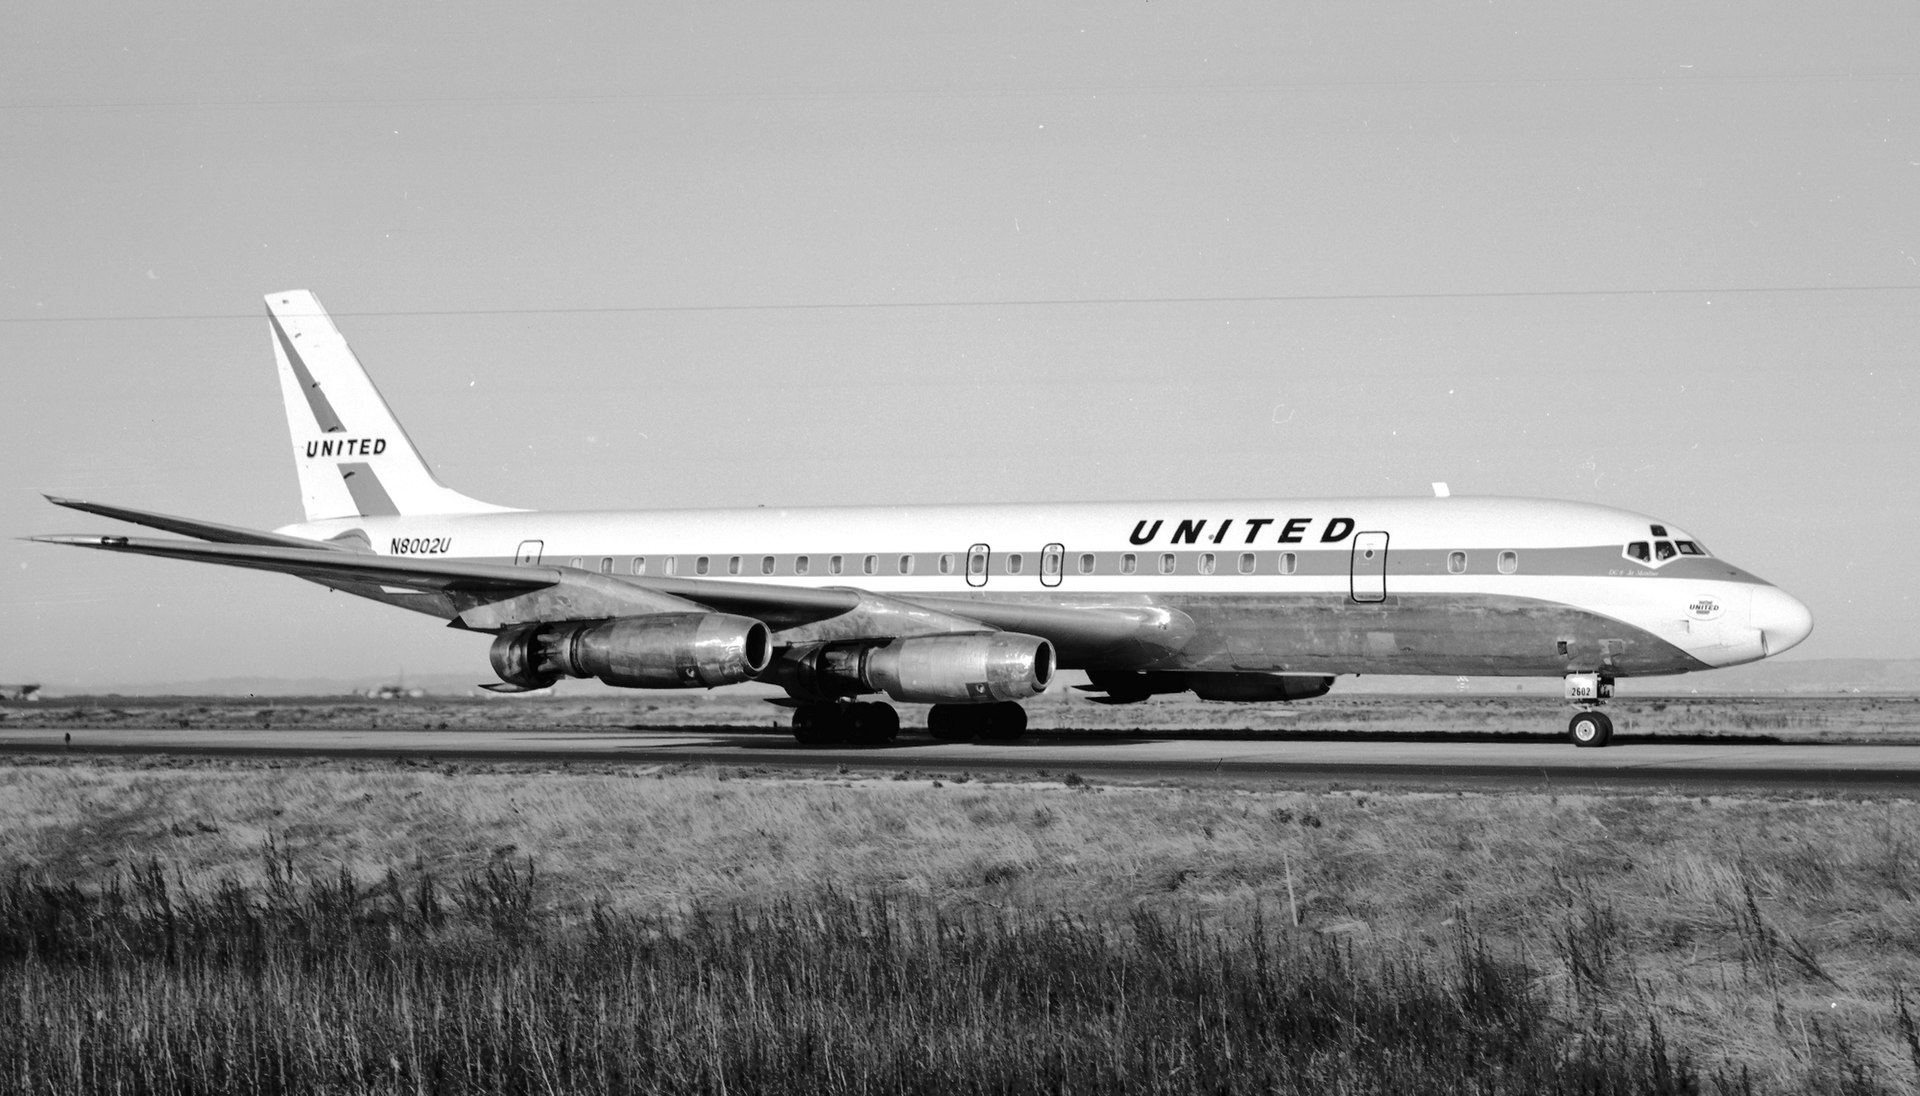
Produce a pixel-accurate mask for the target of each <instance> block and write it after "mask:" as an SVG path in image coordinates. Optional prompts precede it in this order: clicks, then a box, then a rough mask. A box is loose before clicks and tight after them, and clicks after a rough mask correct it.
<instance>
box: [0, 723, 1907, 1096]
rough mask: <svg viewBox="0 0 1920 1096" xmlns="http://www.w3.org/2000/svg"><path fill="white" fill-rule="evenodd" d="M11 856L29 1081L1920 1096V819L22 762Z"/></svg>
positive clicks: (10, 943)
mask: <svg viewBox="0 0 1920 1096" xmlns="http://www.w3.org/2000/svg"><path fill="white" fill-rule="evenodd" d="M1369 703H1371V701H1369ZM1380 703H1381V704H1383V705H1392V704H1398V705H1400V706H1401V708H1402V709H1403V710H1402V713H1401V715H1400V716H1399V717H1395V716H1393V715H1392V713H1391V712H1390V710H1389V709H1388V708H1385V707H1382V708H1378V709H1372V708H1366V707H1355V708H1353V709H1351V710H1349V711H1348V712H1347V721H1348V722H1352V723H1355V724H1358V723H1359V722H1360V720H1359V719H1358V718H1356V717H1355V713H1357V712H1364V711H1376V712H1377V713H1378V714H1379V719H1378V720H1377V722H1387V721H1389V720H1391V719H1392V718H1413V719H1423V718H1426V715H1425V714H1424V713H1422V712H1417V711H1416V712H1413V713H1411V714H1409V713H1408V712H1407V711H1405V709H1406V706H1407V705H1408V703H1409V701H1407V700H1406V699H1402V698H1380ZM1413 703H1415V704H1419V703H1421V702H1420V701H1418V700H1415V701H1413ZM1480 703H1482V704H1484V703H1486V702H1480ZM196 708H204V709H206V711H207V712H212V713H220V712H225V711H229V710H230V709H229V708H228V707H225V706H222V705H217V704H199V703H194V704H190V705H186V706H182V708H181V710H183V711H185V712H187V713H188V717H189V718H195V719H199V718H205V714H204V713H202V712H199V711H196V710H195V709H196ZM256 710H259V709H257V708H252V707H250V708H247V709H246V711H248V712H249V713H251V712H253V711H256ZM271 710H272V711H273V712H274V713H281V712H284V711H286V710H288V709H287V708H286V707H283V706H278V705H276V706H275V707H274V708H273V709H271ZM301 710H303V711H316V710H318V711H328V710H331V709H328V708H313V707H303V708H301ZM380 710H381V711H382V712H385V713H390V714H389V715H387V716H386V717H385V718H398V717H399V714H400V711H401V710H400V709H396V708H393V707H390V706H380ZM449 710H450V709H445V708H440V709H435V712H436V713H439V712H446V711H449ZM463 710H469V711H473V712H478V713H492V712H497V711H519V712H524V711H526V710H528V709H527V708H526V707H501V706H495V705H473V706H470V707H469V708H467V709H463ZM1102 710H1104V709H1102ZM1486 710H1487V709H1485V708H1484V707H1482V708H1480V709H1477V710H1475V711H1470V712H1467V713H1464V714H1463V713H1459V712H1455V713H1452V714H1451V715H1449V716H1448V718H1449V719H1456V720H1459V721H1461V722H1465V721H1466V720H1468V719H1475V720H1477V719H1481V718H1483V717H1485V718H1491V717H1486V715H1485V713H1486ZM1669 710H1672V709H1669ZM1859 710H1860V711H1861V712H1863V713H1864V714H1863V715H1861V716H1860V718H1859V720H1858V722H1859V723H1862V724H1866V723H1870V722H1871V721H1873V720H1882V724H1881V725H1883V726H1886V727H1889V728H1891V727H1892V725H1893V723H1894V721H1895V719H1894V717H1890V716H1881V715H1877V714H1875V713H1876V712H1877V711H1879V710H1880V709H1877V708H1872V707H1861V708H1859ZM423 711H425V709H419V710H415V712H414V716H415V718H418V717H419V715H420V714H421V712H423ZM1829 711H1831V709H1829ZM1907 711H1909V712H1910V711H1911V706H1910V705H1909V707H1908V708H1907ZM456 714H457V713H456ZM555 714H556V715H557V716H558V717H559V718H561V719H562V720H567V721H572V720H582V721H584V720H585V719H587V718H588V717H597V716H609V717H611V718H616V719H618V718H625V719H626V720H627V722H628V723H631V722H634V721H636V719H635V715H634V713H633V712H632V710H631V709H628V710H627V711H626V713H625V715H624V716H620V715H619V714H618V713H616V712H612V711H608V710H603V709H597V708H594V707H592V706H588V708H587V709H586V710H584V711H573V710H559V711H557V712H556V713H555ZM1520 714H1521V715H1523V716H1530V714H1531V713H1529V712H1523V713H1520ZM43 715H46V716H52V717H53V718H61V716H59V715H58V709H55V708H43ZM1686 715H1687V712H1686V710H1682V711H1681V712H1677V713H1676V714H1675V718H1676V719H1679V718H1682V717H1683V716H1686ZM487 717H488V718H491V716H487ZM438 721H439V720H438V718H437V715H436V719H435V722H438ZM448 722H450V723H451V722H452V720H451V719H449V720H448ZM246 725H252V724H246ZM276 725H278V724H276ZM395 725H400V724H398V723H396V724H395ZM412 725H418V724H412ZM562 725H567V724H562ZM584 725H592V724H584ZM605 725H626V724H621V723H613V724H605ZM1493 725H1494V726H1496V727H1497V726H1498V725H1499V724H1498V723H1497V722H1495V723H1494V724H1493ZM1778 730H1780V731H1782V732H1784V733H1794V732H1791V731H1790V730H1789V729H1788V728H1786V727H1780V728H1778ZM1818 730H1819V729H1818V728H1817V727H1816V728H1814V731H1813V732H1812V733H1818ZM1887 733H1891V731H1888V732H1887ZM0 833H4V834H5V835H6V836H5V838H4V840H3V841H0V848H3V849H4V852H5V856H4V864H3V865H0V873H4V879H5V880H6V882H5V891H4V896H0V931H4V933H5V934H6V935H5V937H4V938H3V939H0V1010H4V1012H3V1013H0V1077H4V1076H9V1075H11V1076H13V1077H16V1078H31V1079H32V1080H33V1081H34V1083H35V1087H34V1088H33V1089H31V1090H32V1091H47V1092H62V1093H65V1092H73V1093H79V1092H104V1091H109V1090H111V1091H142V1090H145V1091H165V1090H170V1089H169V1088H168V1085H167V1084H164V1083H161V1082H160V1081H156V1080H155V1078H161V1080H164V1078H165V1077H166V1076H172V1077H174V1078H175V1080H176V1081H177V1082H178V1084H176V1085H174V1086H173V1088H172V1089H171V1090H178V1089H179V1087H180V1085H186V1086H187V1087H191V1088H194V1089H196V1090H199V1091H310V1090H316V1089H324V1090H329V1091H369V1092H371V1091H409V1092H411V1091H423V1090H424V1091H515V1092H520V1091H524V1092H533V1091H639V1090H661V1089H665V1090H702V1091H719V1090H721V1089H723V1088H728V1089H733V1090H743V1089H746V1090H752V1089H769V1090H783V1091H848V1092H852V1091H880V1090H888V1091H892V1090H896V1089H898V1088H900V1087H902V1086H905V1087H921V1088H928V1089H931V1090H947V1091H961V1090H966V1091H984V1090H993V1091H1076V1090H1085V1091H1122V1090H1137V1091H1146V1090H1154V1091H1200V1090H1206V1091H1236V1090H1261V1089H1267V1088H1272V1087H1280V1088H1283V1089H1285V1088H1292V1089H1294V1090H1298V1091H1337V1090H1344V1091H1382V1092H1384V1091H1422V1090H1424V1091H1504V1092H1520V1091H1553V1090H1565V1091H1575V1090H1578V1091H1622V1092H1625V1091H1689V1090H1699V1091H1710V1092H1711V1091H1744V1090H1746V1089H1747V1088H1748V1087H1751V1089H1752V1090H1754V1091H1765V1092H1805V1091H1828V1092H1878V1091H1889V1092H1912V1091H1917V1090H1920V1032H1917V1031H1916V1027H1915V1022H1914V1019H1913V1014H1914V1012H1915V1011H1916V1010H1920V1005H1916V1004H1914V1003H1913V1002H1912V1001H1911V1000H1910V998H1911V996H1912V994H1913V993H1914V991H1915V987H1916V986H1920V905H1916V900H1917V899H1920V859H1917V858H1916V850H1920V809H1916V805H1915V803H1914V802H1913V801H1911V800H1908V799H1904V798H1860V799H1837V800H1820V799H1811V798H1778V797H1773V798H1769V797H1714V798H1711V799H1705V800H1702V799H1697V798H1679V797H1662V796H1644V795H1579V796H1571V795H1560V796H1554V795H1545V794H1531V793H1529V794H1500V795H1468V794H1453V793H1409V792H1381V791H1378V790H1368V789H1353V788H1332V787H1325V786H1312V785H1302V786H1278V785H1261V786H1247V787H1242V788H1221V787H1209V788H1205V789H1195V788H1181V787H1159V786H1154V787H1148V786H1122V785H1112V784H1106V783H1104V782H1103V783H1101V784H1099V785H1095V784H1091V783H1089V782H1087V781H1084V780H1080V779H1079V778H1078V777H1075V776H1072V775H1071V774H1065V773H1059V774H1053V777H1052V778H1051V779H1044V780H1038V781H1036V780H1031V779H1027V780H1020V781H1013V780H1004V781H996V780H991V779H988V778H987V774H981V773H973V774H967V773H947V774H944V775H942V776H941V777H939V778H937V779H932V780H929V779H926V778H924V777H916V778H912V779H908V778H906V774H901V776H900V778H897V779H877V780H857V781H856V780H851V779H847V778H807V777H801V776H796V775H792V774H781V773H774V772H744V771H740V770H718V769H716V770H700V769H684V770H649V769H634V768H622V767H608V766H571V767H561V768H553V767H543V766H523V765H510V764H470V763H465V762H463V763H460V764H459V765H457V766H453V765H419V764H406V763H385V764H376V763H340V762H293V763H288V762H279V763H267V762H258V763H254V762H196V763H183V762H177V761H169V760H165V759H154V760H148V761H136V760H126V761H111V760H108V761H101V760H96V759H89V760H85V761H82V760H77V759H58V758H54V759H44V760H38V761H36V760H33V759H28V758H20V759H14V760H12V761H9V762H6V763H4V764H3V765H0ZM423 896H424V897H423ZM243 945H244V946H243ZM323 945H324V946H323ZM89 1062H91V1063H96V1065H93V1066H87V1065H84V1064H83V1063H89ZM204 1062H215V1063H220V1064H219V1065H218V1067H217V1068H218V1069H219V1070H224V1071H226V1072H223V1073H219V1074H218V1076H216V1075H215V1073H211V1072H207V1070H210V1069H214V1068H215V1067H213V1066H202V1065H200V1064H198V1063H204ZM155 1070H161V1071H162V1072H160V1073H155V1072H154V1071H155ZM166 1070H172V1071H174V1072H173V1073H171V1074H167V1073H165V1071H166ZM194 1070H200V1072H197V1073H196V1072H193V1071H194ZM143 1071H144V1072H143ZM276 1071H277V1072H276ZM273 1077H280V1078H282V1079H284V1080H285V1082H286V1083H285V1085H284V1086H282V1087H279V1088H276V1087H275V1086H276V1085H279V1084H280V1082H279V1081H273V1082H271V1083H268V1082H267V1081H262V1080H261V1078H268V1079H271V1078H273ZM142 1078H145V1080H144V1081H143V1080H142ZM236 1078H237V1079H236ZM248 1078H252V1080H251V1081H249V1080H247V1079H248ZM42 1082H44V1083H42ZM5 1084H6V1082H4V1081H0V1087H4V1085H5ZM146 1084H156V1085H158V1088H153V1087H146V1088H143V1085H146Z"/></svg>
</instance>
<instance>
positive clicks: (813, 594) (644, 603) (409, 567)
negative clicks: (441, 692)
mask: <svg viewBox="0 0 1920 1096" xmlns="http://www.w3.org/2000/svg"><path fill="white" fill-rule="evenodd" d="M49 501H51V502H54V503H56V504H58V505H61V506H65V507H68V508H69V509H74V510H81V511H84V512H86V513H93V514H100V515H102V516H104V517H111V518H117V519H120V520H123V521H129V522H134V523H136V524H141V525H148V526H152V527H155V528H160V529H165V530H167V531H169V532H178V533H185V534H187V535H189V536H196V537H200V538H201V540H198V541H190V540H171V539H163V538H155V537H125V536H103V535H98V534H81V535H76V534H67V535H55V536H37V537H32V538H29V539H32V540H36V541H39V542H41V543H46V544H66V545H72V546H75V547H81V548H95V549H100V550H104V551H109V552H127V553H131V554H134V555H147V556H159V557H162V558H165V559H179V560H190V561H193V562H196V563H217V564H221V565H223V566H227V567H243V568H247V569H249V570H256V571H272V572H276V573H279V574H286V575H292V576H294V577H296V578H303V579H306V580H308V581H310V582H316V583H319V584H321V585H324V586H328V587H331V588H334V589H339V590H345V591H347V592H349V593H353V594H358V595H360V596H363V597H368V598H371V599H373V600H376V601H383V602H386V603H388V604H392V605H398V606H401V607H403V608H407V609H412V610H415V611H417V612H424V613H429V614H432V615H436V616H440V617H442V618H443V619H446V620H447V621H448V622H449V623H450V624H451V625H452V626H454V627H457V628H469V629H474V630H479V631H498V630H500V629H502V628H509V627H513V626H515V625H520V624H531V623H558V622H562V621H579V620H606V619H610V618H614V617H624V616H642V615H646V614H649V613H684V612H690V611H691V612H700V611H703V610H704V611H708V612H719V613H733V614H737V615H740V616H748V617H753V618H755V619H757V620H761V621H764V622H765V623H766V624H767V626H768V627H770V628H772V629H774V630H775V631H777V632H779V633H780V637H779V638H780V639H781V641H782V642H785V643H794V644H798V643H809V642H822V641H827V640H836V639H872V638H891V637H896V636H913V635H938V634H953V633H963V632H987V631H1007V632H1020V633H1023V634H1027V635H1035V636H1040V637H1043V638H1045V639H1048V640H1050V641H1052V643H1053V644H1054V646H1055V647H1056V648H1058V649H1059V653H1060V657H1061V660H1062V662H1063V663H1064V664H1067V665H1074V664H1080V663H1084V662H1086V661H1087V660H1089V659H1098V660H1099V661H1101V662H1102V663H1104V664H1107V665H1121V664H1133V665H1141V666H1145V665H1151V664H1152V663H1154V662H1155V661H1157V660H1158V659H1160V658H1162V657H1164V656H1165V655H1166V654H1167V653H1169V652H1172V651H1177V650H1179V649H1180V648H1181V647H1183V646H1185V644H1186V642H1187V640H1188V639H1190V638H1191V637H1192V634H1193V622H1192V620H1190V619H1189V618H1188V617H1187V616H1186V614H1184V613H1181V612H1179V611H1178V610H1174V609H1168V608H1164V607H1158V606H1153V605H1120V606H1062V605H1054V604H1039V603H1035V602H1031V601H1023V600H1013V599H1009V600H988V599H986V598H983V597H976V598H943V597H916V598H914V599H911V600H909V599H904V598H897V597H888V596H884V595H880V594H875V593H872V592H870V591H865V590H858V589H854V588H850V587H827V588H824V589H823V588H816V587H805V586H786V585H780V584H775V583H762V582H735V581H728V580H724V579H701V578H678V577H646V576H632V577H629V576H625V575H619V576H615V575H603V574H599V573H597V572H592V571H585V570H582V569H580V568H576V567H557V566H551V565H539V564H535V565H520V564H506V563H485V562H479V561H471V560H445V559H417V558H413V557H403V556H381V555H376V554H374V553H372V552H369V551H366V550H364V549H362V548H357V547H356V548H349V547H347V546H345V545H343V544H329V543H322V542H316V541H309V540H302V539H300V538H298V537H290V536H284V535H282V534H278V533H268V532H262V531H259V530H253V529H244V528H240V527H237V526H229V525H218V524H215V523H212V522H204V521H198V520H195V519H191V518H180V517H173V516H170V515H166V514H155V513H150V512H147V511H142V510H133V509H129V508H126V507H118V506H107V505H103V504H99V503H90V502H82V501H80V500H77V499H58V498H52V497H51V496H49Z"/></svg>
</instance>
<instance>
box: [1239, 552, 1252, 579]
mask: <svg viewBox="0 0 1920 1096" xmlns="http://www.w3.org/2000/svg"><path fill="white" fill-rule="evenodd" d="M1240 573H1241V574H1243V575H1250V574H1252V573H1253V553H1252V552H1242V553H1240Z"/></svg>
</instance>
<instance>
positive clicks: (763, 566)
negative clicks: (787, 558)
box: [760, 556, 773, 575]
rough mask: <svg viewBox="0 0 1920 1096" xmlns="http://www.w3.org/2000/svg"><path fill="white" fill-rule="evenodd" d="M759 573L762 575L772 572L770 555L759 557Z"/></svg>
mask: <svg viewBox="0 0 1920 1096" xmlns="http://www.w3.org/2000/svg"><path fill="white" fill-rule="evenodd" d="M760 573H761V574H763V575H770V574H772V573H773V557H772V556H762V557H760Z"/></svg>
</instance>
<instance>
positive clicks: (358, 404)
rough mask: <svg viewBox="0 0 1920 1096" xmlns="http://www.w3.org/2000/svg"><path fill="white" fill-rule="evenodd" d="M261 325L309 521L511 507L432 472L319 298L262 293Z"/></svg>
mask: <svg viewBox="0 0 1920 1096" xmlns="http://www.w3.org/2000/svg"><path fill="white" fill-rule="evenodd" d="M267 324H268V326H269V327H270V328H271V334H272V336H273V357H274V361H275V362H277V363H278V365H279V367H280V392H281V395H282V396H283V397H284V398H285V399H286V404H287V429H288V432H289V433H291V434H292V436H293V463H294V467H295V468H297V469H298V470H299V472H300V498H301V501H302V502H304V503H305V504H306V509H307V520H308V521H317V520H319V519H321V518H340V517H354V516H365V517H378V516H382V515H394V514H477V513H498V512H502V511H506V510H509V509H511V508H510V507H505V506H494V505H492V504H491V503H485V502H480V501H478V500H476V499H470V498H468V497H467V496H465V495H463V494H460V493H459V492H458V491H453V490H450V489H448V488H446V487H444V486H442V485H441V483H440V481H439V480H437V479H435V478H434V476H433V472H432V470H431V469H429V468H428V467H427V462H426V461H424V460H422V459H421V458H420V451H419V450H417V449H415V448H414V447H413V441H412V439H410V438H408V437H407V432H406V431H405V430H403V429H401V427H400V422H399V420H398V419H395V418H394V417H393V411H392V410H391V409H390V408H388V407H387V401H386V400H384V399H382V398H381V396H380V391H379V389H377V388H375V387H374V386H373V381H372V380H371V379H369V378H368V377H367V371H366V370H365V369H363V368H361V366H360V360H359V359H358V358H355V357H354V356H353V351H352V350H349V349H348V348H347V340H346V339H344V338H342V337H341V336H340V332H339V331H338V330H337V329H336V328H335V327H334V326H333V321H332V320H331V319H328V318H327V313H326V310H325V309H323V308H321V307H320V300H319V298H317V297H315V296H314V295H313V294H311V293H309V292H307V291H306V290H304V289H295V290H288V291H287V292H284V293H269V294H268V295H267Z"/></svg>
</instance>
